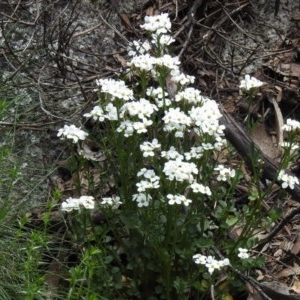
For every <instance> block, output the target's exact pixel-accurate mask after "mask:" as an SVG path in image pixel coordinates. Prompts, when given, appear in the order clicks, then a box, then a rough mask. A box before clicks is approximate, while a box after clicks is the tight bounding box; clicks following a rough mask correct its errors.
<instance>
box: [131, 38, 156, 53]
mask: <svg viewBox="0 0 300 300" xmlns="http://www.w3.org/2000/svg"><path fill="white" fill-rule="evenodd" d="M150 49H151V44H150V43H149V41H147V40H146V41H144V42H141V41H140V40H138V41H133V42H132V43H130V45H129V49H128V55H129V56H136V55H140V54H145V53H147V52H148V51H149V50H150Z"/></svg>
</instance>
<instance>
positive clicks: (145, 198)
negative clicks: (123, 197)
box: [132, 193, 152, 207]
mask: <svg viewBox="0 0 300 300" xmlns="http://www.w3.org/2000/svg"><path fill="white" fill-rule="evenodd" d="M151 199H152V197H151V196H150V195H148V194H144V193H139V194H134V195H133V196H132V201H136V202H137V206H138V207H143V206H149V203H150V201H151Z"/></svg>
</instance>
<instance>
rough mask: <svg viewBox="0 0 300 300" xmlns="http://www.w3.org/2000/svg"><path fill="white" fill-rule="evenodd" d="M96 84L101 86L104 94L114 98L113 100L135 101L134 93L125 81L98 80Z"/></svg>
mask: <svg viewBox="0 0 300 300" xmlns="http://www.w3.org/2000/svg"><path fill="white" fill-rule="evenodd" d="M96 84H97V85H99V86H101V90H102V92H103V93H106V94H109V95H111V96H112V100H114V99H115V98H119V99H122V100H123V101H128V100H132V99H133V91H132V90H131V89H130V88H128V87H127V86H126V84H125V82H124V81H122V80H114V79H107V78H105V79H97V80H96Z"/></svg>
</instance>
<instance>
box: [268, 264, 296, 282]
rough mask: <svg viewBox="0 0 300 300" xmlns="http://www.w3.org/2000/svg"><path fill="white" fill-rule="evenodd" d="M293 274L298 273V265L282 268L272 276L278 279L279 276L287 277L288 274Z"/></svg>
mask: <svg viewBox="0 0 300 300" xmlns="http://www.w3.org/2000/svg"><path fill="white" fill-rule="evenodd" d="M294 275H300V267H299V266H294V267H290V268H286V269H283V270H282V271H280V272H279V273H277V274H274V277H275V278H277V279H279V278H284V277H289V276H294Z"/></svg>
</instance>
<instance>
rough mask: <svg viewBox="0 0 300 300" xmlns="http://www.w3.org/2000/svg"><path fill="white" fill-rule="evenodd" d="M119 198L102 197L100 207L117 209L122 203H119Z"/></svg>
mask: <svg viewBox="0 0 300 300" xmlns="http://www.w3.org/2000/svg"><path fill="white" fill-rule="evenodd" d="M120 200H121V199H120V197H118V196H115V197H103V198H102V201H101V202H100V204H101V205H104V206H109V207H111V208H112V209H117V208H118V207H119V206H120V205H121V204H122V201H120Z"/></svg>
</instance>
